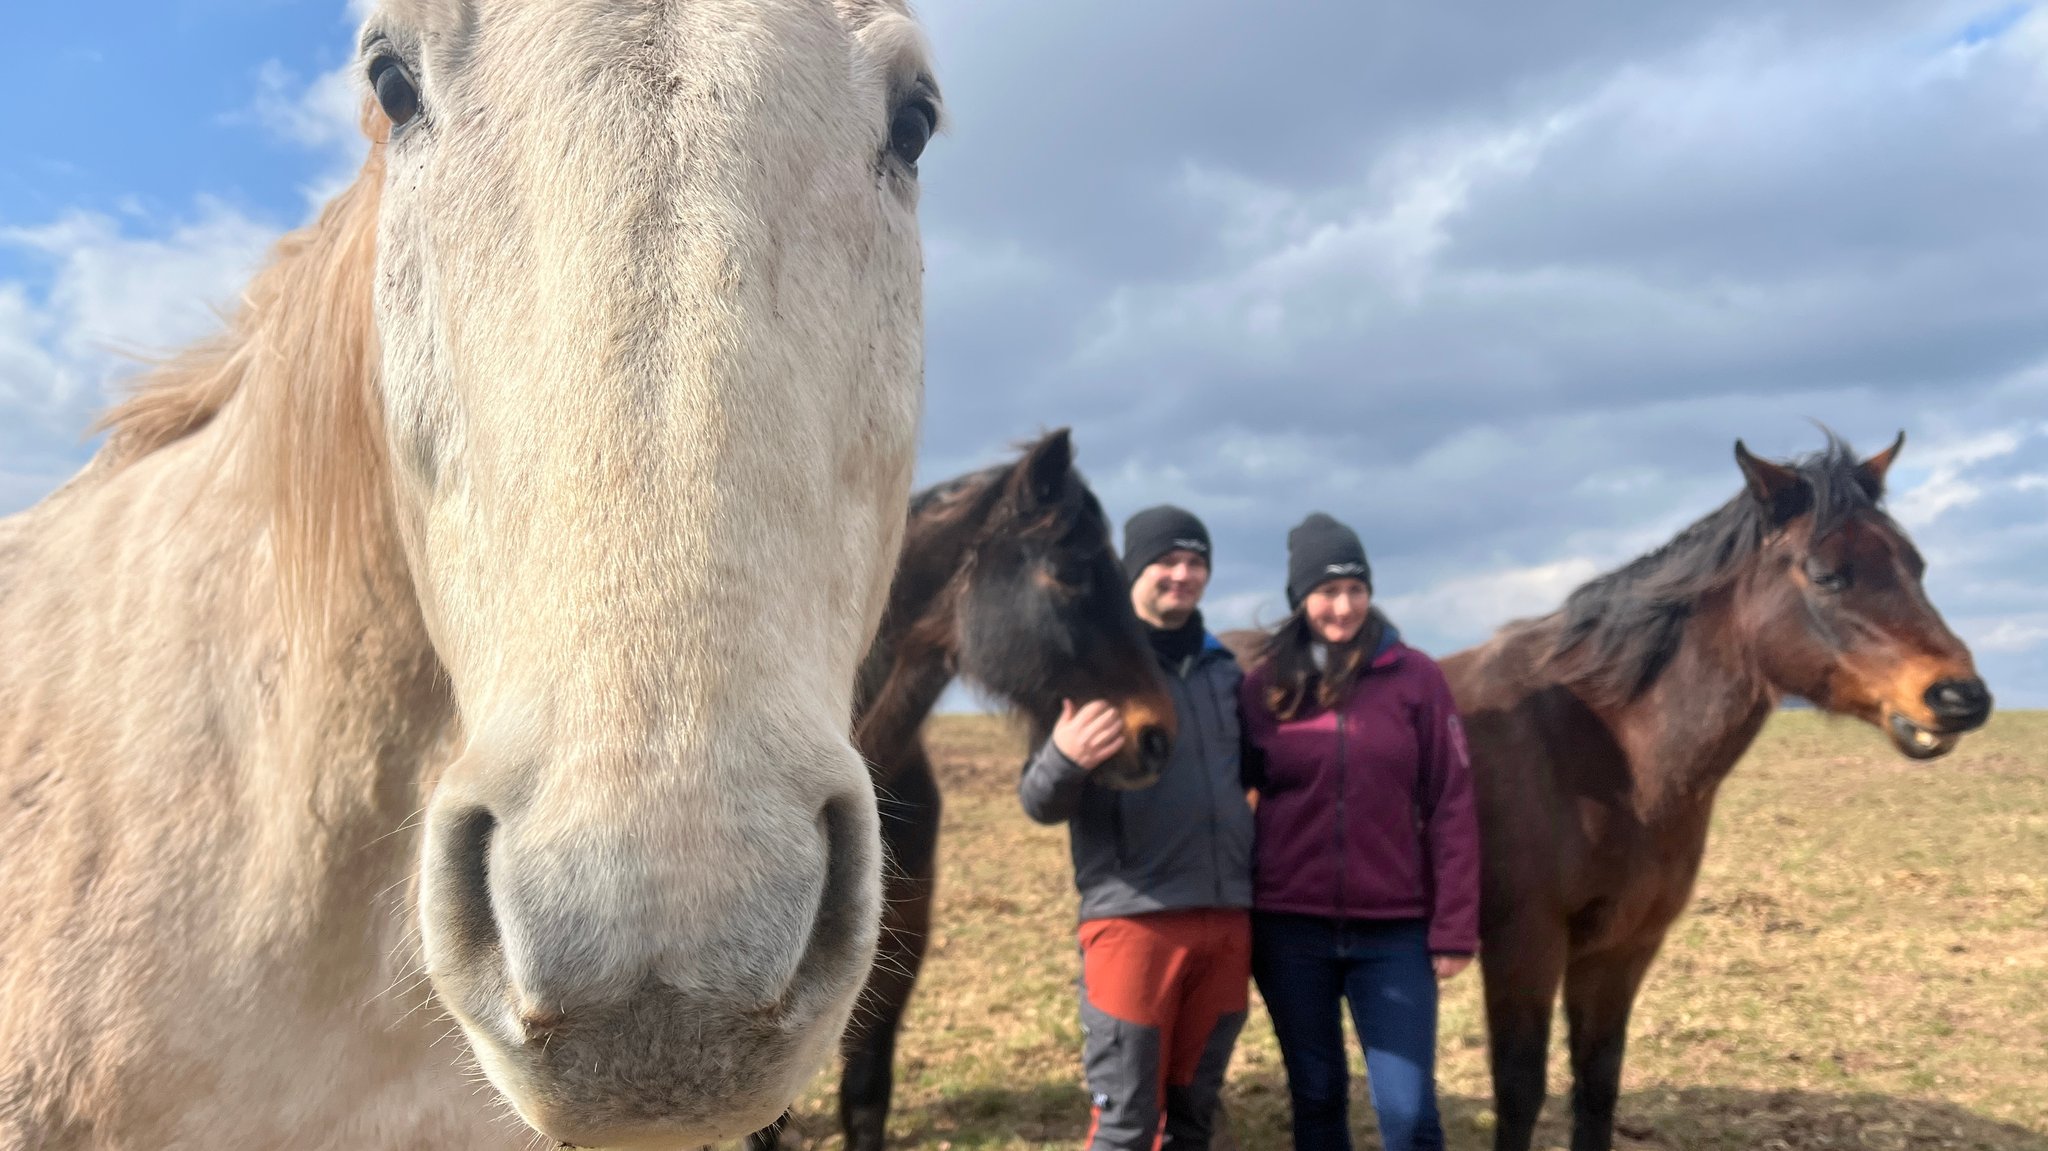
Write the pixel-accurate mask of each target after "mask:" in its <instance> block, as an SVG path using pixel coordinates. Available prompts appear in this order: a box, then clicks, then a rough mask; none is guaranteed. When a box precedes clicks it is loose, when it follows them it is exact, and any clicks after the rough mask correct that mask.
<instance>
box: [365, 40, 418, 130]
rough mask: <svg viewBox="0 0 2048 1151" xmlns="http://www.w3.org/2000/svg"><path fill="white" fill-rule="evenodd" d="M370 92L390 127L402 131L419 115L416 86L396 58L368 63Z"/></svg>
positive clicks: (388, 56)
mask: <svg viewBox="0 0 2048 1151" xmlns="http://www.w3.org/2000/svg"><path fill="white" fill-rule="evenodd" d="M370 90H371V91H373V92H375V93H376V94H377V106H378V107H380V108H382V109H384V115H385V117H386V118H387V119H389V120H390V121H391V126H392V127H394V128H402V127H404V126H405V125H406V124H409V123H411V122H412V118H413V117H415V116H417V115H419V114H420V90H419V86H418V85H416V84H414V83H413V82H412V76H411V75H409V74H408V73H407V72H406V70H405V64H404V62H403V61H401V60H399V58H398V57H396V56H392V55H389V54H383V55H379V56H377V57H376V58H375V59H373V60H371V61H370Z"/></svg>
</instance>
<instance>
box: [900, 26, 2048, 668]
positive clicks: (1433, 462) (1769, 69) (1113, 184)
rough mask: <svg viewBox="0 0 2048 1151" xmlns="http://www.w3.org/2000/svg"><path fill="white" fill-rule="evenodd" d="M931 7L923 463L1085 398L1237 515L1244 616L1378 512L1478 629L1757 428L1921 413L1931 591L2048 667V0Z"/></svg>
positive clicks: (1099, 448)
mask: <svg viewBox="0 0 2048 1151" xmlns="http://www.w3.org/2000/svg"><path fill="white" fill-rule="evenodd" d="M1496 8H1497V10H1494V9H1496ZM923 9H924V15H925V18H926V21H927V24H928V26H929V27H930V29H931V34H932V37H933V40H934V42H935V46H936V48H937V50H938V53H939V58H940V65H941V78H942V81H943V83H944V84H945V86H946V89H947V95H948V100H949V104H950V106H951V111H952V113H953V118H954V125H955V132H954V135H953V136H952V137H950V138H948V139H946V140H944V141H942V142H941V143H940V144H939V145H938V146H937V147H935V149H934V151H933V154H932V157H931V159H930V160H929V161H928V162H927V173H928V174H927V179H926V188H927V190H926V201H925V213H926V220H927V224H928V230H929V234H930V236H931V245H932V247H931V253H930V266H931V277H930V340H931V357H930V407H929V419H928V426H927V432H926V437H925V441H926V445H927V451H926V457H925V464H924V467H923V469H922V472H923V474H924V475H926V476H928V477H932V478H936V477H938V476H942V475H945V474H949V473H950V472H952V471H956V470H960V469H961V468H964V467H967V466H971V465H973V464H976V463H979V462H982V461H984V460H986V459H989V458H993V457H994V456H996V455H998V454H999V453H1000V452H1001V450H1002V447H1003V445H1004V444H1005V443H1006V442H1008V441H1010V440H1013V439H1015V438H1017V437H1019V436H1022V435H1026V434H1028V433H1030V432H1031V431H1033V430H1034V429H1035V428H1037V427H1039V426H1045V425H1054V424H1072V425H1074V426H1075V428H1076V435H1077V443H1078V444H1079V446H1080V448H1081V451H1082V462H1083V465H1084V467H1085V468H1086V469H1087V470H1088V472H1089V474H1090V475H1091V477H1092V478H1093V479H1094V480H1095V482H1096V486H1097V487H1098V488H1099V489H1100V490H1101V491H1102V492H1103V494H1104V496H1105V498H1106V500H1107V501H1108V502H1109V503H1110V504H1111V506H1112V508H1113V510H1115V511H1117V512H1118V513H1124V512H1128V511H1130V510H1132V509H1134V508H1135V507H1138V506H1141V505H1142V504H1144V503H1147V502H1151V501H1153V500H1157V499H1175V500H1179V501H1182V502H1186V503H1189V504H1190V505H1192V506H1195V507H1196V508H1197V510H1199V511H1201V512H1203V513H1204V514H1205V515H1207V516H1208V517H1209V518H1210V519H1211V520H1212V521H1213V523H1212V526H1213V527H1214V529H1215V530H1216V534H1217V536H1218V540H1219V550H1220V553H1221V555H1220V559H1219V567H1218V572H1217V584H1216V594H1217V597H1218V598H1217V600H1216V608H1217V611H1216V613H1215V614H1217V615H1219V616H1222V617H1226V618H1229V622H1237V621H1238V620H1239V619H1242V618H1244V617H1246V616H1248V615H1250V614H1251V613H1253V612H1254V611H1261V610H1262V611H1263V612H1264V613H1265V615H1266V616H1267V617H1268V618H1270V617H1271V616H1272V615H1273V614H1275V613H1276V612H1277V611H1278V609H1279V606H1280V597H1279V594H1278V589H1279V582H1280V571H1281V558H1282V557H1281V550H1282V540H1283V538H1284V534H1285V530H1286V528H1287V526H1288V525H1289V524H1291V523H1292V522H1294V520H1295V519H1297V518H1299V516H1300V515H1301V514H1303V513H1304V512H1306V511H1308V510H1310V509H1311V508H1322V509H1324V510H1328V511H1331V512H1333V513H1336V514H1338V515H1340V516H1346V517H1348V518H1351V519H1353V520H1354V521H1355V522H1357V523H1358V524H1359V526H1360V527H1361V528H1362V529H1363V530H1364V531H1365V533H1366V535H1367V539H1368V544H1369V546H1370V547H1372V549H1373V551H1374V554H1375V557H1376V564H1377V566H1378V568H1379V570H1380V572H1381V579H1382V585H1383V591H1384V592H1386V593H1387V594H1388V595H1389V597H1390V602H1393V603H1394V604H1395V605H1396V606H1398V607H1400V608H1401V609H1403V610H1404V611H1406V612H1407V613H1408V614H1409V616H1410V620H1409V622H1410V627H1411V630H1413V631H1414V632H1416V633H1417V634H1418V635H1419V636H1420V638H1422V639H1423V641H1424V642H1425V643H1427V644H1429V645H1430V646H1432V647H1436V648H1438V649H1439V650H1442V649H1447V648H1450V647H1453V646H1457V645H1462V644H1463V643H1467V642H1471V641H1473V640H1476V639H1477V638H1479V637H1480V636H1482V635H1483V634H1484V633H1485V631H1487V630H1489V629H1490V628H1491V627H1492V626H1494V625H1496V624H1497V623H1499V622H1501V621H1502V620H1503V619H1504V618H1506V617H1507V616H1508V615H1511V614H1518V613H1521V612H1526V611H1533V610H1540V609H1542V608H1543V607H1545V606H1548V605H1549V604H1552V603H1554V602H1555V601H1556V599H1557V598H1558V597H1560V596H1561V595H1562V594H1563V592H1564V591H1565V590H1568V589H1569V587H1570V586H1572V584H1573V583H1574V582H1576V581H1577V580H1578V579H1581V578H1583V577H1584V576H1585V575H1586V574H1589V573H1590V572H1592V571H1596V570H1599V569H1600V568H1603V567H1606V566H1610V565H1612V564H1615V563H1618V562H1621V561H1623V560H1625V559H1627V558H1628V557H1629V556H1631V555H1633V554H1635V553H1636V552H1638V551H1640V550H1641V549H1642V548H1644V547H1647V546H1650V545H1652V544H1654V543H1657V542H1661V540H1662V539H1663V538H1665V537H1667V536H1668V535H1669V534H1670V533H1672V532H1673V531H1675V530H1677V529H1678V528H1679V527H1681V526H1683V525H1684V524H1685V523H1686V522H1689V521H1690V520H1691V519H1692V518H1695V517H1697V516H1699V515H1702V514H1705V513H1706V512H1707V511H1709V510H1711V509H1712V508H1713V507H1714V506H1716V505H1718V504H1719V503H1720V502H1721V501H1722V500H1723V499H1725V498H1727V497H1728V496H1729V495H1730V494H1732V493H1733V492H1734V491H1735V490H1736V488H1737V486H1738V482H1739V481H1738V477H1737V474H1736V472H1735V469H1734V466H1733V463H1732V461H1731V460H1730V456H1729V450H1730V446H1731V444H1732V442H1733V441H1734V439H1735V438H1737V437H1738V436H1740V437H1745V438H1747V439H1748V441H1749V442H1750V443H1751V444H1752V445H1753V446H1755V447H1757V448H1759V449H1760V450H1766V451H1770V452H1776V453H1779V454H1790V453H1793V452H1797V451H1803V450H1810V449H1811V448H1813V447H1816V446H1818V444H1819V433H1818V432H1817V431H1815V430H1814V429H1813V427H1812V426H1811V425H1810V424H1809V423H1807V422H1806V421H1807V419H1808V418H1809V417H1813V418H1818V419H1823V420H1826V421H1828V422H1829V423H1830V424H1831V425H1833V426H1835V427H1836V428H1837V429H1838V430H1840V431H1842V432H1843V433H1845V434H1847V435H1849V436H1850V437H1851V438H1852V439H1853V440H1855V441H1856V442H1858V443H1859V444H1861V445H1864V446H1867V447H1869V448H1875V447H1877V446H1880V445H1881V444H1882V443H1883V442H1885V441H1886V440H1888V439H1889V437H1890V435H1891V434H1892V432H1894V431H1895V430H1897V429H1898V428H1900V427H1906V428H1908V429H1910V430H1911V432H1912V434H1913V446H1912V447H1911V448H1910V449H1909V451H1908V453H1907V456H1906V457H1905V462H1904V463H1902V465H1901V467H1900V469H1899V471H1898V472H1897V473H1896V477H1897V483H1896V487H1897V490H1898V498H1899V500H1900V506H1901V508H1902V509H1904V510H1902V514H1905V511H1911V510H1914V509H1918V510H1920V511H1922V512H1924V513H1925V514H1922V515H1919V516H1918V518H1917V520H1916V522H1914V528H1915V531H1916V533H1917V535H1918V537H1919V539H1920V542H1921V543H1922V545H1923V547H1924V548H1925V549H1926V550H1927V551H1928V552H1929V554H1930V556H1933V557H1935V559H1936V561H1937V562H1936V567H1935V569H1934V573H1933V575H1932V576H1931V577H1930V587H1931V590H1932V591H1933V593H1934V594H1935V596H1936V598H1937V601H1938V602H1940V603H1942V604H1943V605H1944V606H1945V607H1946V609H1947V610H1948V612H1949V614H1950V615H1951V616H1952V617H1954V618H1955V620H1956V622H1957V624H1958V626H1959V627H1960V628H1962V629H1963V630H1964V631H1965V633H1966V634H1967V635H1968V636H1969V638H1972V639H1973V640H1976V641H1977V642H1978V643H1979V646H1980V647H1983V648H1984V649H1985V650H1984V652H1983V659H1984V662H1985V664H1986V667H1987V669H1988V670H1989V671H1990V672H1991V674H1992V676H1993V678H1994V680H1995V681H1999V682H1995V684H1994V686H1995V687H1998V688H2000V689H2001V691H2002V693H2003V694H2004V696H2005V697H2006V698H2008V699H2018V700H2025V701H2029V702H2033V703H2036V704H2040V703H2048V675H2044V674H2043V673H2044V672H2048V591H2044V590H2043V588H2042V586H2041V584H2040V582H2039V580H2038V579H2037V578H2036V577H2035V575H2034V573H2035V572H2038V571H2039V570H2041V567H2040V563H2039V561H2040V560H2042V559H2044V558H2048V556H2044V555H2043V554H2042V549H2043V546H2044V545H2043V542H2042V534H2043V533H2042V529H2041V527H2040V525H2042V524H2043V523H2044V522H2048V514H2044V513H2048V488H2044V487H2043V486H2042V485H2040V484H2037V483H2034V482H2032V481H2030V480H2029V479H2028V477H2029V476H2030V475H2031V474H2032V471H2039V470H2041V464H2040V461H2041V460H2042V459H2043V458H2044V457H2048V452H2043V450H2042V449H2043V447H2044V445H2048V439H2044V438H2043V437H2042V436H2040V435H2038V434H2034V433H2032V432H2029V433H2027V434H2024V435H2018V436H2016V437H2015V438H2014V439H2013V441H2012V442H2011V443H2010V445H2007V446H2005V447H2003V448H2002V449H2001V450H2000V451H1996V452H1992V453H1990V454H1984V452H1983V442H1984V437H1985V436H1986V435H1988V434H1990V433H1993V432H2000V431H2004V432H2008V433H2010V432H2016V431H2018V430H2020V429H2025V428H2032V427H2037V426H2038V425H2039V424H2040V423H2041V422H2042V420H2043V419H2044V418H2048V386H2044V383H2043V380H2044V378H2048V377H2044V372H2048V280H2044V278H2043V276H2042V275H2041V274H2040V271H2039V269H2040V268H2042V267H2043V266H2048V238H2044V237H2048V227H2044V226H2043V225H2044V224H2048V207H2044V205H2048V159H2044V158H2043V157H2048V148H2044V147H2043V144H2044V143H2048V141H2044V139H2043V136H2044V133H2048V82H2043V81H2041V80H2040V79H2039V77H2040V76H2041V75H2042V74H2044V69H2043V67H2042V65H2043V63H2044V62H2048V19H2044V18H2043V17H2042V16H2040V15H2037V14H2034V13H2031V12H2028V11H2026V10H2024V9H2020V8H2013V9H2002V10H2001V9H1997V8H1989V7H1982V6H1971V5H1927V4H1910V5H1909V4H1864V3H1843V4H1819V5H1803V6H1801V7H1800V11H1799V12H1798V13H1796V14H1787V13H1784V12H1782V11H1778V10H1777V9H1776V6H1769V5H1763V4H1741V3H1736V4H1723V5H1718V6H1683V7H1681V6H1668V5H1667V6H1630V5H1620V4H1614V5H1605V4H1591V3H1587V4H1577V5H1571V6H1567V7H1562V8H1560V7H1557V6H1545V7H1544V8H1543V9H1542V10H1541V11H1533V10H1531V11H1524V10H1521V9H1515V8H1510V7H1509V6H1489V8H1488V9H1481V8H1479V7H1476V6H1456V10H1444V6H1435V7H1434V8H1432V9H1431V10H1429V11H1417V10H1412V9H1413V6H1396V5H1360V6H1347V7H1346V8H1345V9H1343V10H1342V11H1341V12H1340V11H1334V10H1332V9H1331V8H1330V7H1329V6H1322V5H1318V6H1313V10H1311V6H1306V5H1303V6H1264V7H1260V8H1257V9H1245V8H1244V6H1241V5H1227V4H1222V3H1201V2H1198V3H1186V4H1175V5H1173V6H1171V7H1170V8H1169V7H1168V6H1166V5H1163V4H1158V3H1134V4H1129V5H1113V6H1111V5H1092V4H1091V5H1085V6H1084V5H1083V4H1080V3H1078V2H1076V3H1051V4H1033V5H1023V4H1008V3H994V4H983V3H975V4H971V5H970V4H966V3H964V2H963V3H958V4H953V3H937V2H933V3H927V4H925V5H923ZM1972 445H1975V448H1974V449H1973V448H1972ZM1972 450H1976V451H1977V452H1978V454H1977V455H1975V456H1972V455H1971V454H1970V452H1971V451H1972ZM2029 469H2032V471H2030V470H2029ZM1959 492H1961V493H1964V494H1963V495H1962V496H1961V497H1960V498H1958V493H1959ZM1909 518H1910V517H1909ZM1230 617H1235V618H1230Z"/></svg>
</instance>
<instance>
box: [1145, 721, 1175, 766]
mask: <svg viewBox="0 0 2048 1151" xmlns="http://www.w3.org/2000/svg"><path fill="white" fill-rule="evenodd" d="M1171 754H1173V740H1172V739H1170V738H1168V737H1167V734H1166V731H1165V730H1164V729H1163V728H1157V727H1147V728H1145V729H1144V730H1142V731H1140V732H1139V733H1138V756H1139V758H1141V759H1143V760H1144V761H1145V762H1146V763H1165V762H1166V757H1167V756H1169V755H1171Z"/></svg>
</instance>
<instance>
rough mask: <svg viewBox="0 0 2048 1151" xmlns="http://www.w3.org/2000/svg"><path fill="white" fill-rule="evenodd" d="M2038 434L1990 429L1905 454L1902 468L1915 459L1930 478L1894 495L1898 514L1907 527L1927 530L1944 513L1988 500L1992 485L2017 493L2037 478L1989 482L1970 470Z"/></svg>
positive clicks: (1917, 468)
mask: <svg viewBox="0 0 2048 1151" xmlns="http://www.w3.org/2000/svg"><path fill="white" fill-rule="evenodd" d="M2032 434H2033V433H2032V432H2031V430H2019V431H2014V430H1999V431H1993V432H1986V433H1983V434H1981V435H1975V436H1969V437H1965V438H1962V439H1951V440H1947V441H1941V442H1936V443H1934V444H1932V445H1930V446H1928V447H1926V448H1924V449H1917V450H1914V451H1913V452H1911V453H1910V454H1909V455H1908V456H1902V457H1900V470H1902V471H1904V470H1907V467H1908V465H1909V463H1910V466H1911V468H1912V470H1914V471H1920V472H1924V473H1925V476H1924V478H1921V479H1920V480H1919V481H1918V482H1917V483H1912V484H1911V485H1910V486H1907V487H1904V488H1902V489H1901V490H1899V491H1898V492H1897V494H1895V495H1894V496H1893V497H1892V499H1891V501H1890V502H1891V506H1892V511H1893V514H1895V515H1896V516H1897V517H1898V519H1899V522H1900V523H1903V524H1905V525H1906V526H1907V527H1911V528H1922V527H1926V526H1928V525H1929V524H1932V523H1934V522H1935V521H1936V520H1937V519H1939V518H1940V517H1941V515H1942V513H1944V512H1947V511H1952V510H1954V509H1956V508H1961V507H1967V506H1969V505H1970V504H1974V503H1976V502H1977V501H1978V500H1980V499H1982V498H1984V495H1985V491H1986V486H1987V484H1989V485H1991V486H1994V487H2003V488H2005V489H2008V490H2012V491H2026V490H2029V489H2030V487H2031V483H2030V480H2032V479H2033V478H2035V477H2029V476H2018V477H2014V478H2011V479H2006V480H2003V481H1988V480H1979V479H1973V478H1971V476H1970V475H1969V473H1970V471H1971V470H1972V469H1973V468H1974V467H1976V465H1978V464H1982V463H1986V462H1989V461H1992V460H2001V459H2004V458H2006V457H2008V456H2011V455H2012V454H2013V453H2014V452H2017V451H2018V450H2019V449H2020V445H2021V443H2022V442H2024V441H2025V440H2026V439H2028V438H2031V435H2032ZM1894 486H1895V487H1896V486H1897V484H1896V482H1894Z"/></svg>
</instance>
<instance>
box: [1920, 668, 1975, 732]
mask: <svg viewBox="0 0 2048 1151" xmlns="http://www.w3.org/2000/svg"><path fill="white" fill-rule="evenodd" d="M1925 698H1926V702H1927V709H1928V710H1929V711H1931V712H1933V713H1934V714H1935V716H1936V718H1938V719H1940V720H1941V721H1942V723H1943V724H1944V725H1945V726H1947V727H1948V728H1949V729H1950V730H1952V731H1953V730H1960V729H1967V728H1972V727H1978V726H1981V725H1982V724H1983V723H1984V721H1985V720H1987V719H1990V718H1991V692H1990V690H1989V689H1987V688H1986V687H1985V686H1984V681H1983V680H1981V679H1977V678H1975V677H1974V676H1973V677H1971V678H1969V679H1945V680H1942V681H1941V682H1940V683H1937V684H1935V685H1934V686H1933V687H1930V688H1928V689H1927V695H1926V697H1925Z"/></svg>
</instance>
